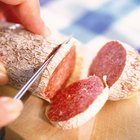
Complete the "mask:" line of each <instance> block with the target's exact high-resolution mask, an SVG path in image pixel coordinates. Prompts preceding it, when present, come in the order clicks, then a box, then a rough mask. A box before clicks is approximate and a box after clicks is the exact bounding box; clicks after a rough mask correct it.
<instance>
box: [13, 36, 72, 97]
mask: <svg viewBox="0 0 140 140" xmlns="http://www.w3.org/2000/svg"><path fill="white" fill-rule="evenodd" d="M71 38H72V37H71V36H70V37H69V38H68V39H66V40H65V41H64V42H62V43H61V44H59V45H58V47H56V48H55V50H54V51H53V52H52V53H51V54H50V55H49V57H48V58H47V60H45V62H44V63H43V64H42V65H41V67H40V68H39V69H38V70H37V71H36V72H35V74H34V75H33V76H32V77H31V78H30V79H29V80H28V81H27V83H26V84H25V85H24V86H23V87H22V88H21V89H20V90H19V91H18V93H17V94H16V95H15V96H14V99H21V98H22V97H23V96H24V94H25V93H26V91H27V90H28V89H29V88H30V86H31V85H32V84H33V83H34V81H35V80H36V79H37V78H38V77H39V76H40V74H41V73H42V72H43V71H44V70H45V69H46V68H47V66H48V64H49V63H50V61H51V60H52V58H53V57H54V56H55V54H56V53H57V52H58V50H59V49H60V48H61V46H63V45H65V44H67V43H68V42H69V41H70V40H71Z"/></svg>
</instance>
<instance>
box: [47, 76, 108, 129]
mask: <svg viewBox="0 0 140 140" xmlns="http://www.w3.org/2000/svg"><path fill="white" fill-rule="evenodd" d="M107 99H108V88H105V89H104V85H103V83H102V81H101V79H100V78H99V77H97V76H92V77H89V78H87V79H83V80H79V81H77V82H75V83H73V84H71V85H70V86H68V87H67V88H65V89H64V90H63V91H61V92H59V93H57V94H56V95H55V97H54V98H53V101H52V104H51V106H50V108H49V110H47V111H46V115H47V117H48V119H49V120H50V121H51V122H52V123H53V124H54V125H55V126H57V127H61V128H63V129H70V128H75V127H78V126H80V125H82V124H84V123H85V122H87V121H88V120H89V119H91V118H92V117H93V116H95V115H96V113H97V112H98V111H99V110H100V109H101V107H102V106H103V105H104V104H105V102H106V100H107Z"/></svg>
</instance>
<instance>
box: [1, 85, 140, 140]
mask: <svg viewBox="0 0 140 140" xmlns="http://www.w3.org/2000/svg"><path fill="white" fill-rule="evenodd" d="M0 91H1V92H6V93H9V94H11V93H12V92H13V93H14V92H15V91H16V90H13V89H12V90H10V88H9V87H8V90H7V87H6V88H5V87H3V88H1V90H0ZM11 91H12V92H11ZM47 105H48V104H47V103H46V102H45V101H43V100H42V99H39V98H36V97H34V96H31V97H30V98H29V99H28V100H27V101H26V103H25V107H24V110H23V112H22V114H21V116H20V117H19V118H18V119H17V120H16V121H15V122H13V123H12V124H10V125H9V126H8V127H7V129H6V130H7V135H6V140H139V139H140V96H136V97H133V98H131V99H128V100H123V101H117V102H113V101H107V103H106V104H105V106H104V107H103V108H102V110H101V111H100V112H99V113H98V114H97V115H96V117H95V118H93V119H91V120H90V121H88V122H87V123H86V124H85V125H83V126H81V127H80V128H78V129H72V130H61V129H58V128H55V127H53V126H52V125H51V124H50V123H49V122H48V120H47V118H46V117H45V116H44V111H45V108H46V106H47Z"/></svg>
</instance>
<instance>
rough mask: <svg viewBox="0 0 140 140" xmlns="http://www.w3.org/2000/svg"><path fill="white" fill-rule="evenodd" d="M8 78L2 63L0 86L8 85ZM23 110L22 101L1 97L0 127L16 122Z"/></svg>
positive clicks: (0, 65) (0, 66) (0, 64)
mask: <svg viewBox="0 0 140 140" xmlns="http://www.w3.org/2000/svg"><path fill="white" fill-rule="evenodd" d="M7 81H8V77H7V74H6V70H5V68H4V66H3V65H2V63H0V85H3V84H6V82H7ZM22 108H23V105H22V102H21V101H20V100H14V99H12V98H9V97H0V127H3V126H4V125H7V124H8V123H10V122H11V121H13V120H15V119H16V118H17V117H18V116H19V115H20V112H21V110H22Z"/></svg>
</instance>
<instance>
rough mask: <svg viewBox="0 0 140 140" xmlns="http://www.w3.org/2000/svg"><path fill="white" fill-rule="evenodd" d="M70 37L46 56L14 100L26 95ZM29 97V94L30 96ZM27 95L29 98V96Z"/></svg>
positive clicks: (1, 133)
mask: <svg viewBox="0 0 140 140" xmlns="http://www.w3.org/2000/svg"><path fill="white" fill-rule="evenodd" d="M71 38H72V37H71V36H70V37H69V38H68V39H66V40H65V41H64V42H62V43H61V44H59V45H58V46H57V47H56V48H55V50H54V51H53V52H52V53H51V54H50V55H49V56H48V58H47V60H45V62H44V63H43V64H42V65H41V67H40V68H39V69H38V70H37V71H36V72H35V74H34V75H33V76H32V77H31V78H30V79H29V80H28V81H27V83H26V84H25V85H24V86H23V87H22V88H21V89H20V90H19V91H18V92H17V94H16V95H15V96H14V99H19V100H20V99H21V98H22V97H23V96H24V95H26V94H25V93H26V92H27V90H28V89H29V88H30V86H31V85H32V84H33V83H34V82H35V80H36V79H37V78H38V77H39V76H40V74H41V73H42V72H43V71H44V70H45V69H46V68H47V66H48V64H49V63H50V61H51V60H52V59H53V57H54V56H55V54H56V53H57V52H58V50H59V49H60V48H61V47H62V46H63V45H66V44H67V43H69V41H70V40H71ZM30 95H31V94H30ZM30 95H29V96H30ZM27 98H28V97H27ZM4 129H5V128H4V127H3V128H1V129H0V140H4V136H5V130H4Z"/></svg>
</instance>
